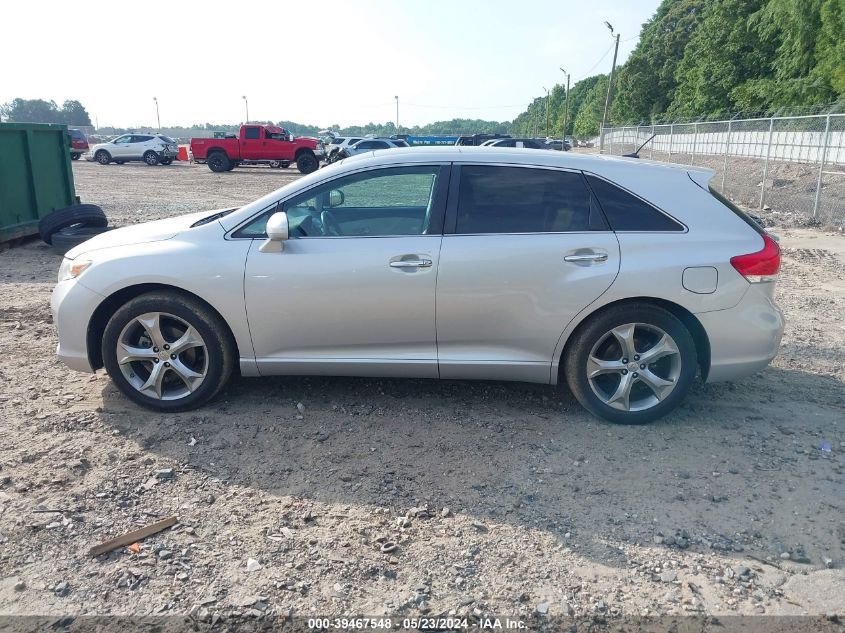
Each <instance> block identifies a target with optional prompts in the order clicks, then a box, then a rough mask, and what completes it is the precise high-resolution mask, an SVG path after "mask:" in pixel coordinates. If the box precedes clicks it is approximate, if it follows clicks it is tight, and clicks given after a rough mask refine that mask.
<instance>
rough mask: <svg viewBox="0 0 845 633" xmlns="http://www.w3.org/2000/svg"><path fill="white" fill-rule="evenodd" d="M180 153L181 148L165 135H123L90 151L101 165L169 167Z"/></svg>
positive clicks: (90, 154)
mask: <svg viewBox="0 0 845 633" xmlns="http://www.w3.org/2000/svg"><path fill="white" fill-rule="evenodd" d="M178 153H179V146H178V145H177V144H176V141H174V140H173V139H172V138H170V137H169V136H165V135H164V134H135V133H133V134H121V135H120V136H118V137H116V138H113V139H112V140H110V141H109V142H107V143H99V144H97V145H94V147H92V148H91V150H90V151H89V156H90V158H91V159H92V160H95V161H97V162H98V163H100V164H101V165H108V164H109V163H111V162H115V163H117V164H119V165H120V164H122V163H125V162H129V161H144V162H145V163H147V164H148V165H158V164H162V165H169V164H170V163H172V162H173V161H174V160H175V159H176V156H177V154H178Z"/></svg>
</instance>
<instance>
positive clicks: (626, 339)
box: [586, 323, 681, 411]
mask: <svg viewBox="0 0 845 633" xmlns="http://www.w3.org/2000/svg"><path fill="white" fill-rule="evenodd" d="M586 372H587V380H588V381H589V383H590V388H591V389H592V390H593V393H594V394H595V395H596V396H597V397H598V398H599V399H600V400H601V401H602V402H603V403H604V404H606V405H607V406H609V407H612V408H614V409H618V410H620V411H644V410H646V409H650V408H651V407H653V406H655V405H657V404H659V403H660V402H662V401H663V400H665V399H666V398H667V397H668V396H669V394H671V393H672V391H674V389H675V386H676V385H677V383H678V380H679V378H680V376H681V353H680V351H679V349H678V345H677V343H676V342H675V340H674V339H673V338H672V337H671V336H670V335H669V334H668V333H666V332H665V331H663V330H662V329H661V328H659V327H657V326H656V325H651V324H647V323H627V324H625V325H619V326H617V327H614V328H613V329H612V330H610V331H609V332H606V333H605V334H604V335H602V336H601V337H600V338H599V340H598V342H596V344H595V345H594V346H593V348H592V350H590V354H589V356H588V357H587V366H586Z"/></svg>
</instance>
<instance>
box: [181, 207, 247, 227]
mask: <svg viewBox="0 0 845 633" xmlns="http://www.w3.org/2000/svg"><path fill="white" fill-rule="evenodd" d="M236 210H237V207H233V208H231V209H224V210H223V211H218V212H217V213H212V214H211V215H209V216H206V217H204V218H202V219H201V220H197V221H196V222H194V223H193V224H192V225H191V228H194V227H197V226H202V225H203V224H208V223H209V222H214V221H215V220H219V219H220V218H222V217H223V216H224V215H229V214H230V213H231V212H232V211H236Z"/></svg>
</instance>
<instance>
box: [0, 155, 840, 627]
mask: <svg viewBox="0 0 845 633" xmlns="http://www.w3.org/2000/svg"><path fill="white" fill-rule="evenodd" d="M74 174H75V177H76V183H77V192H78V194H80V195H81V196H82V199H83V201H85V202H93V203H97V204H100V205H101V206H102V207H103V208H104V209H105V211H106V212H107V213H108V214H109V216H110V217H111V218H112V219H113V223H114V224H118V225H122V224H128V223H132V222H140V221H144V220H149V219H154V218H159V217H164V216H170V215H175V214H179V213H185V212H190V211H195V210H201V209H204V208H217V207H225V206H228V205H236V204H239V203H243V202H247V201H249V200H251V199H253V198H255V197H257V196H259V195H262V194H264V193H267V192H268V191H270V190H271V189H273V188H275V187H278V186H281V185H283V184H285V183H287V182H289V181H290V180H291V179H292V178H295V177H296V176H297V175H298V174H297V172H295V171H293V170H287V171H285V170H270V169H268V168H258V167H256V168H247V169H238V170H235V171H234V172H232V173H225V174H214V173H212V172H210V171H209V170H208V169H207V168H206V167H204V166H176V165H174V166H171V167H158V168H150V167H146V166H144V165H140V164H138V165H133V164H128V165H124V166H120V167H119V166H116V165H111V166H108V167H101V166H99V165H96V164H89V163H84V162H80V163H75V164H74ZM778 232H779V234H780V236H781V245H782V246H783V247H784V265H783V271H782V274H781V279H780V281H779V282H778V291H777V294H778V301H779V303H780V305H781V306H782V307H783V309H784V310H785V312H786V316H787V330H786V334H785V338H784V342H783V347H782V350H781V354H780V356H779V357H778V358H777V359H776V360H775V361H774V363H773V364H772V366H771V367H769V368H768V369H766V370H764V371H762V372H760V373H758V374H757V375H755V376H752V377H750V378H747V379H745V380H743V381H740V382H736V383H731V384H717V385H707V386H704V385H700V384H697V385H696V386H695V387H694V389H693V391H692V393H691V394H690V396H689V397H688V399H687V401H686V403H685V404H684V405H683V406H682V407H681V408H680V409H679V410H678V411H677V412H676V413H674V414H672V415H670V416H669V417H667V418H664V419H663V420H661V421H659V422H657V423H655V424H652V425H650V426H645V427H631V428H628V427H620V426H613V425H610V424H606V423H604V422H601V421H599V420H597V419H595V418H592V417H590V416H589V415H588V414H586V413H585V412H584V411H583V410H582V409H581V408H580V407H579V406H578V404H577V403H576V402H575V400H574V399H573V398H572V396H571V395H570V394H569V393H568V392H567V391H566V390H565V389H561V390H558V389H555V388H552V387H544V386H536V385H525V384H510V383H489V382H482V383H469V382H458V381H445V382H437V381H426V380H372V379H354V378H272V379H271V378H268V379H250V380H246V379H244V380H240V381H237V382H235V383H234V384H232V385H231V386H230V387H229V388H228V389H227V390H226V391H225V393H224V394H223V396H222V397H221V398H219V399H218V400H216V401H215V402H213V403H212V404H211V405H209V406H207V407H205V408H204V409H202V410H199V411H195V412H191V413H185V414H176V415H158V414H154V413H151V412H148V411H145V410H141V409H139V408H138V407H136V406H134V405H132V404H131V403H130V402H128V401H127V400H126V399H125V398H123V397H121V396H120V394H119V393H118V392H117V391H116V389H115V388H114V387H113V386H112V384H111V382H110V381H109V379H108V378H107V376H105V375H104V373H103V372H102V371H101V372H99V373H98V374H96V375H86V374H78V373H74V372H72V371H70V370H68V369H66V368H65V367H64V366H63V365H61V364H60V363H59V362H58V361H57V360H56V359H55V356H54V349H55V345H56V335H55V331H54V328H53V325H52V322H51V316H50V312H49V306H48V303H49V298H50V292H51V289H52V286H53V284H54V282H55V275H56V270H57V268H58V265H59V258H58V257H57V256H56V255H54V254H52V253H51V252H50V250H49V249H48V248H47V246H46V245H44V244H42V243H40V242H37V241H32V242H29V243H27V244H25V245H23V246H20V247H17V248H13V249H10V250H7V251H4V252H2V253H0V286H2V294H0V350H2V353H3V356H4V358H5V359H6V362H4V363H3V364H2V365H0V418H1V419H2V427H0V428H2V430H3V433H2V435H0V614H41V615H55V616H58V615H67V614H73V615H83V614H117V615H132V614H138V615H141V614H143V615H177V616H182V617H192V618H194V619H195V620H198V621H202V622H212V621H213V622H218V621H219V620H222V621H223V622H226V621H232V619H233V618H246V619H249V620H250V621H259V622H266V621H275V622H278V621H279V619H281V618H285V617H289V616H291V615H293V616H294V617H296V616H312V617H313V616H314V615H352V614H367V615H380V614H389V615H393V616H394V618H395V619H398V618H400V617H402V616H408V617H418V616H421V615H424V614H427V615H429V616H433V615H440V614H443V615H445V614H462V615H467V616H469V617H479V616H483V615H486V614H499V615H509V616H512V617H518V618H522V619H523V621H524V622H526V623H528V624H530V626H532V627H535V628H543V627H544V626H545V627H548V628H549V629H550V630H557V625H552V624H551V623H552V622H554V620H553V618H555V617H556V616H573V615H574V616H577V617H584V618H585V620H584V621H585V622H592V623H601V622H604V621H610V622H613V621H615V620H616V619H617V618H620V617H623V616H633V617H638V616H643V615H647V616H661V615H674V616H681V615H702V614H706V615H708V616H711V615H712V616H719V617H721V616H726V615H731V614H740V615H756V614H767V615H812V616H821V620H819V621H816V622H814V624H813V625H812V627H810V628H807V629H805V630H827V628H826V627H831V626H838V625H836V619H835V618H834V619H831V617H832V616H830V614H832V613H839V614H845V573H844V572H843V571H842V568H843V567H845V513H843V510H845V495H843V463H845V433H843V414H844V413H845V384H843V369H842V368H843V366H845V320H843V318H842V315H843V313H845V266H843V262H845V238H843V237H842V236H841V235H839V234H836V233H832V232H828V233H825V232H823V231H817V230H811V229H799V228H783V229H782V230H780V231H778ZM168 516H176V517H178V523H177V524H176V525H175V526H174V527H172V528H170V529H168V530H167V531H164V532H162V533H159V534H157V535H155V536H152V537H149V538H147V539H145V540H143V541H141V542H140V547H139V548H131V549H130V548H127V547H122V548H120V549H118V550H116V551H114V552H112V553H110V554H108V555H104V556H101V557H99V558H96V559H93V558H91V557H90V556H89V555H88V549H89V548H90V547H91V546H93V545H95V544H97V543H99V542H102V541H105V540H107V539H110V538H112V537H114V536H117V535H119V534H121V533H123V532H125V531H128V530H132V529H136V528H138V527H142V526H144V525H146V524H150V523H153V522H155V521H156V520H159V519H162V518H165V517H168ZM133 550H134V551H133ZM825 616H827V617H825ZM790 630H793V629H790ZM837 630H839V629H837Z"/></svg>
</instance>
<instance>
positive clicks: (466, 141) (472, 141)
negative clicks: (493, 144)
mask: <svg viewBox="0 0 845 633" xmlns="http://www.w3.org/2000/svg"><path fill="white" fill-rule="evenodd" d="M497 138H510V134H469V135H464V136H459V137H458V140H457V141H455V145H469V146H478V145H483V144H484V143H485V142H486V141H489V140H491V139H497Z"/></svg>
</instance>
